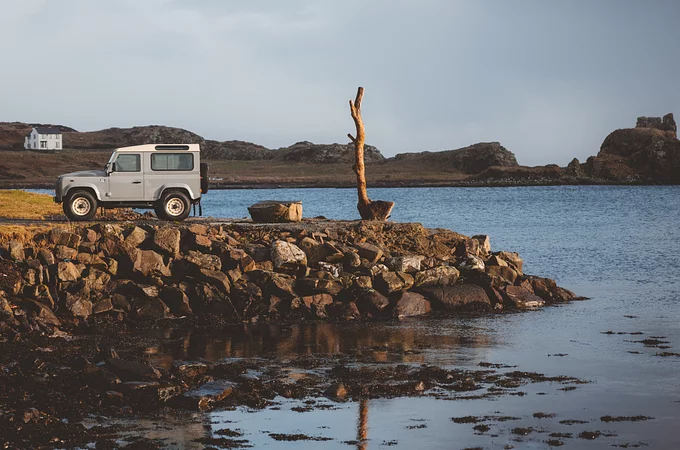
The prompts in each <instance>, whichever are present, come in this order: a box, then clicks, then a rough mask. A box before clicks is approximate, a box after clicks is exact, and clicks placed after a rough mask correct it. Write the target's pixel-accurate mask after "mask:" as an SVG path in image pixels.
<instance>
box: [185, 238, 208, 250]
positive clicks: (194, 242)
mask: <svg viewBox="0 0 680 450" xmlns="http://www.w3.org/2000/svg"><path fill="white" fill-rule="evenodd" d="M190 236H191V237H190V242H189V245H190V246H191V247H193V248H195V249H198V250H199V251H209V250H210V249H211V248H212V241H211V240H210V238H209V237H208V236H205V235H202V234H191V235H190Z"/></svg>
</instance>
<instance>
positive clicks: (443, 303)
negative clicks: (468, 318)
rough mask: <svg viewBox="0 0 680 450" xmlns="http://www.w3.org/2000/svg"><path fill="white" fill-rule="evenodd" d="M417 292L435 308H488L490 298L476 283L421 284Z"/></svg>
mask: <svg viewBox="0 0 680 450" xmlns="http://www.w3.org/2000/svg"><path fill="white" fill-rule="evenodd" d="M418 292H420V293H422V294H423V295H424V296H425V298H427V299H428V300H430V301H431V302H432V304H433V305H434V307H435V308H437V309H444V310H457V309H462V308H475V309H488V308H490V307H491V299H489V296H488V295H487V294H486V291H485V290H484V288H482V287H481V286H477V285H476V284H455V285H453V286H423V287H421V288H419V289H418Z"/></svg>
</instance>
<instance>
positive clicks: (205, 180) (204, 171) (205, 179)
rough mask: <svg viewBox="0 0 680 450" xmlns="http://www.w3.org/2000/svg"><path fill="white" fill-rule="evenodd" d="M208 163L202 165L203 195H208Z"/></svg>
mask: <svg viewBox="0 0 680 450" xmlns="http://www.w3.org/2000/svg"><path fill="white" fill-rule="evenodd" d="M208 181H209V180H208V163H201V194H207V193H208Z"/></svg>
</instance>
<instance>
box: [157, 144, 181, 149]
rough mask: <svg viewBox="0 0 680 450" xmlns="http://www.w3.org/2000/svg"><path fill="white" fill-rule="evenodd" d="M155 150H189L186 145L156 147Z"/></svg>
mask: <svg viewBox="0 0 680 450" xmlns="http://www.w3.org/2000/svg"><path fill="white" fill-rule="evenodd" d="M156 150H189V146H188V145H157V146H156Z"/></svg>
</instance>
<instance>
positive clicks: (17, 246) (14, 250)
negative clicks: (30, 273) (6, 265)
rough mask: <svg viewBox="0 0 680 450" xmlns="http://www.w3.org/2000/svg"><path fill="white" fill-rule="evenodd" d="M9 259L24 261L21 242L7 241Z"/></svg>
mask: <svg viewBox="0 0 680 450" xmlns="http://www.w3.org/2000/svg"><path fill="white" fill-rule="evenodd" d="M9 257H10V258H11V259H13V260H14V261H23V260H24V258H25V255H24V246H23V245H22V244H21V242H19V241H16V240H12V241H9Z"/></svg>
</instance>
